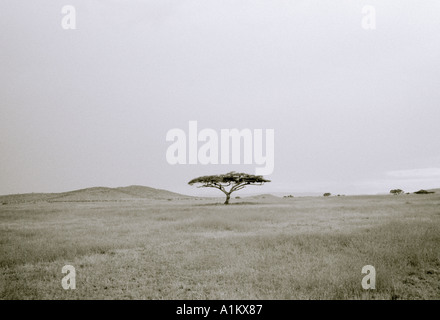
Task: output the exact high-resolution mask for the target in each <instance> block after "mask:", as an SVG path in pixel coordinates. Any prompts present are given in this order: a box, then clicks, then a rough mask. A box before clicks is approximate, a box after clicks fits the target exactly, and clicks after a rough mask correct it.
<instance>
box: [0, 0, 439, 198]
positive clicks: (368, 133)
mask: <svg viewBox="0 0 440 320" xmlns="http://www.w3.org/2000/svg"><path fill="white" fill-rule="evenodd" d="M67 4H68V5H73V6H74V7H75V8H76V27H77V28H76V29H75V30H64V29H63V28H62V26H61V20H62V18H63V15H62V13H61V8H62V7H63V5H67ZM365 5H372V6H373V7H374V8H375V10H376V29H374V30H365V29H364V28H362V19H363V16H364V15H363V13H362V8H363V7H364V6H365ZM194 120H195V121H197V122H198V126H199V128H200V129H203V128H211V129H214V130H216V131H218V132H220V130H221V129H232V128H238V129H244V128H249V129H252V130H253V129H263V130H264V129H274V130H275V153H274V160H275V164H274V171H273V173H272V174H271V175H269V176H267V178H268V179H271V180H272V182H271V183H269V184H267V185H265V186H263V187H250V188H248V192H261V193H270V192H286V193H292V194H295V192H298V193H300V192H331V193H333V194H337V193H344V194H359V193H371V194H375V193H381V192H388V191H389V190H390V189H394V188H401V189H403V190H405V191H409V192H412V191H416V190H418V189H421V188H424V189H428V188H435V187H440V1H438V0H424V1H415V0H412V1H410V0H388V1H384V0H381V1H352V0H340V1H328V0H319V1H311V0H302V1H280V0H278V1H277V0H270V1H269V0H266V1H258V0H252V1H251V0H247V1H243V0H203V1H202V0H198V1H190V0H188V1H185V0H175V1H164V0H154V1H153V0H152V1H135V0H131V1H130V0H126V1H123V0H119V1H117V0H99V1H98V0H82V1H79V0H69V1H68V2H66V3H63V1H61V2H60V1H59V0H46V1H32V0H27V1H17V0H2V1H1V2H0V194H10V193H26V192H61V191H68V190H73V189H80V188H87V187H93V186H107V187H118V186H127V185H133V184H139V185H146V186H150V187H155V188H163V189H168V190H171V191H175V192H181V193H185V194H200V195H212V192H209V191H208V190H204V189H196V188H194V187H190V186H188V185H187V182H188V181H189V180H191V179H192V178H195V177H197V176H201V175H208V174H217V173H226V172H229V171H245V172H249V173H254V171H255V165H201V164H197V165H174V166H173V165H170V164H169V163H168V162H167V160H166V156H165V155H166V150H167V148H168V147H169V145H170V144H171V143H170V142H167V141H166V139H165V138H166V134H167V132H168V130H170V129H173V128H181V129H183V130H184V131H186V132H188V122H189V121H194ZM212 191H213V192H214V193H215V192H216V191H217V190H212ZM243 191H245V190H243ZM217 192H218V191H217ZM242 193H246V192H242ZM215 194H217V193H215ZM220 196H221V195H220Z"/></svg>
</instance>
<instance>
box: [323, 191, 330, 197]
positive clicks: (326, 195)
mask: <svg viewBox="0 0 440 320" xmlns="http://www.w3.org/2000/svg"><path fill="white" fill-rule="evenodd" d="M331 195H332V194H331V193H330V192H326V193H324V194H323V196H324V197H330V196H331Z"/></svg>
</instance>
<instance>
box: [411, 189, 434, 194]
mask: <svg viewBox="0 0 440 320" xmlns="http://www.w3.org/2000/svg"><path fill="white" fill-rule="evenodd" d="M414 193H415V194H428V193H435V192H434V191H427V190H423V189H421V190H419V191H416V192H414Z"/></svg>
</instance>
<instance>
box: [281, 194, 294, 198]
mask: <svg viewBox="0 0 440 320" xmlns="http://www.w3.org/2000/svg"><path fill="white" fill-rule="evenodd" d="M283 198H293V196H292V195H291V194H289V195H288V196H284V197H283Z"/></svg>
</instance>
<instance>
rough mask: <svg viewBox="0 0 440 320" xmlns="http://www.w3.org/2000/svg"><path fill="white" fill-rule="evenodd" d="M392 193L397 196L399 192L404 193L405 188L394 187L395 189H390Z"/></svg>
mask: <svg viewBox="0 0 440 320" xmlns="http://www.w3.org/2000/svg"><path fill="white" fill-rule="evenodd" d="M390 193H391V194H394V195H395V196H397V195H399V194H402V193H403V190H402V189H393V190H390Z"/></svg>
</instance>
